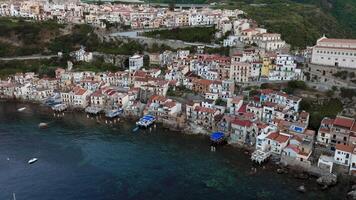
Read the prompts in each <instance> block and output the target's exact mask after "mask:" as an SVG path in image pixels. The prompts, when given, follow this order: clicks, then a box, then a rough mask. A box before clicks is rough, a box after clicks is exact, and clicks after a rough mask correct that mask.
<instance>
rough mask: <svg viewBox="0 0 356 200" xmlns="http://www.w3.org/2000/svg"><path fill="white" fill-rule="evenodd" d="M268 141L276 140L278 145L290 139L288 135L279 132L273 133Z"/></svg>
mask: <svg viewBox="0 0 356 200" xmlns="http://www.w3.org/2000/svg"><path fill="white" fill-rule="evenodd" d="M267 138H268V139H270V140H274V141H276V142H278V143H285V142H287V141H288V140H289V137H288V136H286V135H282V134H279V133H278V132H273V133H271V134H269V135H268V136H267Z"/></svg>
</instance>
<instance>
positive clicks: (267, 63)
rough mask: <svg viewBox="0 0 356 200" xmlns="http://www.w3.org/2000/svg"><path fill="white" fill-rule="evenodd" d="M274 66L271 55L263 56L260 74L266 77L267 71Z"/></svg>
mask: <svg viewBox="0 0 356 200" xmlns="http://www.w3.org/2000/svg"><path fill="white" fill-rule="evenodd" d="M274 68H275V64H274V59H273V58H271V57H264V58H263V65H262V69H261V76H265V77H268V75H269V71H270V70H272V69H274Z"/></svg>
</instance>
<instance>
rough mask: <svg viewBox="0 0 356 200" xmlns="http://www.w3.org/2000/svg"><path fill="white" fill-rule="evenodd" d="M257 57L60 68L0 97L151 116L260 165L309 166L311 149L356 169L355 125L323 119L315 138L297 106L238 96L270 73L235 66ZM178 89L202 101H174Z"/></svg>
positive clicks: (2, 86)
mask: <svg viewBox="0 0 356 200" xmlns="http://www.w3.org/2000/svg"><path fill="white" fill-rule="evenodd" d="M258 55H259V54H256V55H255V52H254V51H251V50H246V52H242V54H238V55H235V56H233V57H231V58H229V57H221V56H216V55H206V54H197V55H191V54H190V53H189V52H187V51H185V50H184V51H177V52H167V51H166V52H164V53H162V54H161V55H159V56H158V58H157V59H158V61H157V62H159V63H160V64H161V65H162V66H165V67H159V68H150V69H144V68H143V56H141V55H134V56H132V57H131V58H130V61H129V68H128V69H127V70H125V71H118V72H115V73H113V72H100V73H94V72H90V71H86V72H74V71H71V70H70V69H67V70H66V69H63V68H58V69H57V70H56V71H55V77H54V78H46V77H44V78H40V77H38V76H37V75H36V74H34V73H24V74H23V73H20V74H15V75H13V76H10V77H9V79H8V80H3V81H0V97H1V98H15V99H20V100H30V101H39V102H48V100H49V99H56V100H57V101H58V102H59V103H61V104H63V105H65V106H66V107H69V108H76V109H82V110H85V111H87V112H90V111H93V110H95V113H98V112H100V111H107V110H113V109H122V110H123V112H124V114H125V115H129V116H141V115H142V114H150V115H152V116H155V118H156V119H157V121H161V122H164V121H165V120H166V121H171V122H177V123H178V122H179V123H182V124H183V125H184V126H185V127H194V128H193V129H199V130H203V132H204V133H211V132H212V131H220V132H223V133H224V135H225V136H226V138H227V141H228V143H230V144H238V145H243V146H247V147H249V148H253V149H254V152H253V154H252V157H251V158H252V159H253V160H254V161H256V162H259V163H261V162H263V161H264V160H266V159H268V158H269V157H271V156H272V157H278V158H282V159H283V160H284V161H286V162H288V163H292V164H298V163H299V164H301V165H303V166H311V165H313V164H314V160H315V157H313V156H315V155H314V154H313V151H314V147H315V146H318V148H321V147H323V148H325V149H327V150H330V152H333V153H334V158H333V155H330V154H328V155H324V154H323V155H321V156H320V158H319V162H318V166H320V168H322V169H325V170H327V171H330V172H331V171H332V167H333V164H335V163H336V164H338V165H343V166H348V167H350V169H351V171H353V170H354V168H355V169H356V151H355V154H354V146H353V145H355V144H356V142H355V141H356V123H355V119H351V118H347V117H343V116H337V117H336V118H335V119H328V118H325V119H324V120H323V121H322V123H321V126H320V129H319V130H318V132H317V133H316V132H315V131H313V130H310V129H308V124H309V113H307V112H305V111H302V110H300V102H301V100H302V99H301V98H299V97H296V96H291V95H288V94H286V93H284V92H281V91H275V90H271V89H261V90H257V91H256V92H254V93H251V94H249V95H246V94H245V95H240V94H241V93H238V92H237V90H236V88H235V86H236V84H237V83H240V82H244V81H249V80H254V79H255V78H256V77H253V76H252V75H253V74H254V73H256V74H259V75H258V76H260V77H261V76H262V75H261V74H260V73H262V71H263V70H270V71H272V72H274V70H275V69H273V68H270V65H267V68H266V69H264V63H263V62H262V63H261V65H260V66H261V67H260V69H259V70H256V71H259V72H255V71H254V70H253V66H254V65H253V63H251V64H250V63H248V62H239V61H243V60H246V59H250V58H254V57H255V56H256V57H258ZM266 55H268V58H271V57H270V56H271V55H269V54H266ZM289 57H290V56H288V55H277V56H276V62H275V65H276V67H279V64H281V63H282V65H283V64H286V65H289ZM242 63H243V64H242ZM270 73H271V72H270ZM256 76H257V75H256ZM260 77H259V78H260ZM284 77H286V76H284ZM281 80H289V79H287V78H286V79H281ZM182 88H184V89H183V90H186V91H189V93H190V94H193V95H195V96H199V97H200V99H199V100H194V99H182V98H179V97H178V98H177V97H174V93H175V92H178V91H181V90H182ZM167 94H169V95H167ZM182 124H180V125H182ZM317 156H319V155H317ZM330 156H331V157H330Z"/></svg>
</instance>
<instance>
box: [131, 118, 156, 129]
mask: <svg viewBox="0 0 356 200" xmlns="http://www.w3.org/2000/svg"><path fill="white" fill-rule="evenodd" d="M155 121H156V118H155V117H154V116H152V115H145V116H143V117H142V118H140V120H139V121H138V122H136V125H137V126H139V127H145V128H147V127H149V126H151V125H152V124H153V123H154V122H155Z"/></svg>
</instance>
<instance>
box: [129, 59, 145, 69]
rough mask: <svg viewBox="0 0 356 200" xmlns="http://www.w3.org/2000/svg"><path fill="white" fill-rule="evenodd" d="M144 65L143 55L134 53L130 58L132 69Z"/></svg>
mask: <svg viewBox="0 0 356 200" xmlns="http://www.w3.org/2000/svg"><path fill="white" fill-rule="evenodd" d="M141 67H143V56H141V55H134V56H131V57H130V58H129V69H130V71H136V70H139V69H141Z"/></svg>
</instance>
